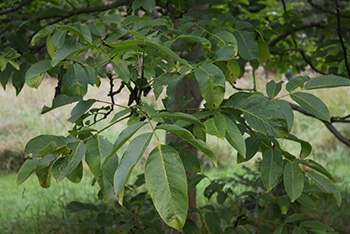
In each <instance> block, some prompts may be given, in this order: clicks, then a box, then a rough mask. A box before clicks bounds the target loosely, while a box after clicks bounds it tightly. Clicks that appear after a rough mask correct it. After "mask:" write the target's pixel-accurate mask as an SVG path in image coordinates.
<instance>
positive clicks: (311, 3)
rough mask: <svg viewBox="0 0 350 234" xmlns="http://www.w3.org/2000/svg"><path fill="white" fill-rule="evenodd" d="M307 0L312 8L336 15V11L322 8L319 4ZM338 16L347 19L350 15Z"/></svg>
mask: <svg viewBox="0 0 350 234" xmlns="http://www.w3.org/2000/svg"><path fill="white" fill-rule="evenodd" d="M307 2H308V3H309V4H310V6H312V7H313V8H315V9H317V10H319V11H320V12H323V13H327V14H331V15H334V16H337V13H335V12H333V11H330V10H328V9H324V8H322V7H320V6H319V5H317V4H315V3H313V2H312V0H307ZM339 16H340V17H342V18H347V19H349V18H350V16H348V15H339Z"/></svg>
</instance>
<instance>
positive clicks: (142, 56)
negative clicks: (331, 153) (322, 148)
mask: <svg viewBox="0 0 350 234" xmlns="http://www.w3.org/2000/svg"><path fill="white" fill-rule="evenodd" d="M305 4H308V5H307V6H308V7H305ZM0 6H1V10H0V17H1V18H0V22H1V26H2V27H1V28H2V30H1V31H0V69H1V73H0V79H1V83H2V85H3V87H4V88H6V85H7V84H8V83H9V81H11V82H12V84H13V86H14V87H15V88H16V91H17V94H19V93H20V91H21V89H22V87H23V86H24V84H27V85H28V86H30V87H33V88H38V87H39V86H40V85H41V82H42V81H43V79H44V78H45V77H46V75H49V76H50V77H52V78H55V79H57V87H56V89H55V91H54V98H53V101H52V105H51V106H50V107H47V106H45V107H44V108H43V110H42V113H43V114H44V113H47V112H49V111H51V110H53V109H56V108H59V107H63V106H65V105H67V104H72V103H74V104H75V106H74V108H73V109H72V112H71V117H70V118H69V119H68V121H70V122H72V129H71V130H70V131H69V132H68V133H67V136H55V135H40V136H38V137H35V138H33V139H32V140H30V141H29V142H28V144H27V145H26V149H25V152H26V156H27V157H28V159H27V160H26V161H25V163H24V164H23V166H22V168H21V170H20V171H19V175H18V184H21V183H22V182H24V181H25V180H26V179H27V178H28V177H29V176H30V175H31V174H32V173H33V172H35V173H36V175H37V176H38V179H39V182H40V185H41V186H42V187H44V188H47V187H49V186H50V182H51V176H53V177H54V178H55V179H56V180H57V181H60V180H62V179H64V178H68V179H69V180H71V181H73V182H79V181H80V180H81V178H82V174H83V164H82V162H83V161H84V160H85V161H86V163H87V165H88V166H89V169H90V170H91V172H92V174H93V175H94V177H95V180H96V182H97V184H98V186H99V187H100V188H101V196H102V197H103V199H104V200H105V201H111V200H113V199H117V200H118V201H119V203H120V204H121V205H122V204H123V198H124V192H125V188H124V186H125V184H126V182H127V179H128V177H129V175H130V173H131V171H132V169H133V167H134V166H135V165H136V163H137V162H138V161H139V160H140V158H141V157H146V164H145V167H144V178H145V183H146V187H147V191H148V194H149V196H150V197H151V199H152V202H153V204H154V207H155V208H156V210H157V212H158V214H159V215H160V217H161V219H162V220H163V221H164V222H165V223H166V224H167V225H168V226H170V227H172V228H175V229H177V230H179V231H180V230H182V228H184V225H185V223H186V219H187V217H190V216H188V212H189V208H188V194H187V192H188V189H189V188H190V189H191V188H194V187H195V185H196V183H198V182H199V181H200V179H202V178H203V176H200V175H199V176H198V174H197V173H198V172H199V171H200V162H199V160H198V158H197V157H196V155H195V154H193V152H192V153H191V151H189V150H187V148H188V145H191V147H192V149H195V150H200V151H202V152H203V153H204V154H205V155H206V156H207V157H208V158H209V159H210V160H211V161H212V163H213V164H214V165H216V164H217V157H216V155H215V153H214V152H213V151H212V150H211V149H210V148H209V147H208V145H207V144H206V143H205V142H206V134H210V135H213V136H216V137H218V138H221V139H226V140H227V142H228V143H229V144H230V145H231V146H232V147H233V148H234V149H235V150H236V151H237V161H238V162H245V161H248V160H251V159H252V158H253V157H254V156H255V155H256V154H257V152H260V153H261V154H262V161H261V165H260V167H259V169H258V171H259V175H260V177H259V182H258V185H259V187H261V188H263V190H264V194H274V195H273V196H274V197H273V199H272V198H271V199H270V200H271V201H274V203H273V204H277V205H279V206H281V209H282V207H284V206H285V205H286V204H288V206H289V205H293V204H296V203H295V201H297V202H299V203H300V204H302V201H301V200H303V199H304V200H305V199H311V197H312V194H313V193H327V194H331V195H332V196H333V197H334V198H335V201H336V202H337V203H338V204H340V200H341V198H340V193H339V191H338V190H337V189H336V187H335V185H334V184H333V183H332V179H333V178H332V176H331V175H330V174H329V173H328V172H327V171H326V170H325V169H324V168H323V167H322V166H321V165H320V164H318V163H317V162H315V161H313V160H311V159H308V158H307V156H308V155H309V154H310V152H311V145H310V144H309V143H308V142H306V141H304V140H302V139H299V138H298V137H297V136H294V135H293V134H292V133H291V129H292V125H293V122H294V115H293V110H296V111H299V112H301V113H303V114H305V115H308V116H310V117H312V118H315V119H318V120H320V121H322V122H323V123H324V124H325V125H326V126H327V128H328V129H329V130H330V131H331V132H332V133H333V134H334V135H335V136H336V137H337V138H338V139H339V140H341V141H342V142H343V143H344V144H346V145H348V146H350V141H349V139H348V138H347V137H345V136H343V135H342V133H341V132H340V131H338V130H337V129H336V128H335V127H334V126H333V123H334V122H342V123H348V122H349V115H347V116H340V117H332V116H330V113H329V110H328V108H327V106H326V105H325V104H324V103H323V102H322V101H321V100H320V99H319V98H317V97H316V96H314V95H313V94H310V93H309V92H307V91H308V90H313V89H321V88H333V87H340V86H349V85H350V81H349V74H350V71H349V64H348V54H347V46H348V36H349V35H348V28H349V24H348V21H347V20H346V19H347V18H348V16H349V13H348V12H347V2H341V1H335V2H334V4H333V7H334V8H333V9H332V8H331V7H328V8H327V9H325V8H323V6H322V7H321V6H320V5H318V4H317V3H316V2H313V1H308V2H307V3H306V2H303V1H298V2H295V1H292V2H285V1H281V2H278V1H273V0H266V1H259V3H257V2H256V1H245V0H241V1H216V2H215V3H212V1H205V0H194V1H161V0H159V1H154V0H134V1H131V0H129V1H126V0H116V1H113V2H109V1H104V2H101V1H89V2H87V3H85V2H81V1H65V2H62V1H45V2H44V1H41V0H36V1H34V0H33V1H30V0H29V1H11V0H8V1H6V2H4V3H2V5H0ZM315 6H318V7H315ZM340 6H344V7H342V8H341V7H340ZM295 9H299V10H298V11H296V10H295ZM311 11H320V12H321V13H322V14H320V15H319V17H316V18H315V19H312V18H310V17H308V16H309V15H310V12H311ZM304 18H308V21H306V23H305V21H304V20H303V19H304ZM246 64H250V65H251V66H252V68H253V82H252V88H250V89H246V90H245V89H242V88H240V87H236V84H235V82H236V80H237V79H239V78H240V77H242V75H243V73H244V69H245V66H246ZM259 66H266V67H267V68H274V69H275V72H276V74H277V75H278V74H282V73H284V72H286V71H287V70H291V71H292V72H293V73H298V72H300V71H303V70H304V69H305V68H306V67H307V66H309V67H310V68H311V69H312V70H314V71H315V72H317V73H318V74H319V75H318V76H316V77H315V78H312V79H311V78H310V77H308V76H296V77H293V79H291V80H290V81H289V82H288V83H286V84H285V83H283V82H279V83H276V82H275V80H271V81H269V82H267V83H266V94H267V95H266V96H264V95H263V94H262V93H261V92H259V90H258V89H257V86H256V77H255V70H256V69H258V67H259ZM117 78H119V79H121V83H120V85H119V87H115V86H116V85H117V83H116V79H117ZM103 79H104V80H108V82H109V84H110V90H109V93H108V94H106V95H107V96H108V97H109V101H108V102H106V101H104V100H101V99H100V98H99V97H96V98H90V99H86V98H85V95H86V94H87V93H88V87H89V85H92V86H97V87H99V86H100V84H101V81H102V80H103ZM228 86H231V87H233V88H234V89H235V90H236V91H235V92H233V93H228V92H229V91H228V90H229V89H228V88H227V87H228ZM282 86H285V89H286V94H283V95H281V94H280V91H281V89H282ZM122 90H128V92H129V96H128V100H127V101H123V99H122V98H119V96H120V94H121V91H122ZM151 91H152V92H153V93H154V96H150V95H149V93H150V92H151ZM198 91H199V92H198ZM284 96H290V97H291V99H292V100H293V101H294V102H293V103H289V102H287V101H285V100H284V99H283V97H284ZM226 97H228V98H226ZM153 98H155V99H159V98H162V99H163V106H162V107H157V108H155V107H152V106H151V105H149V104H147V103H148V101H149V100H150V99H153ZM202 99H203V100H204V105H202V106H200V105H199V104H200V102H201V100H202ZM112 115H113V116H112ZM107 117H111V121H110V122H107V121H106V120H107V119H108V120H109V118H107ZM124 120H127V124H128V126H127V127H126V128H125V129H123V130H122V131H121V133H120V135H119V136H118V137H117V138H116V139H115V141H114V142H113V143H112V142H110V141H109V140H107V139H106V138H104V137H103V131H104V130H106V129H109V128H114V127H115V125H116V124H117V123H119V122H121V121H124ZM100 122H102V123H103V122H105V125H104V126H103V127H97V126H100V125H96V124H97V123H100ZM141 129H142V130H141ZM164 131H165V132H166V133H169V134H172V135H174V136H176V137H177V138H178V139H181V141H178V142H177V143H176V142H172V143H171V142H170V141H168V142H167V143H165V141H164V140H163V139H161V137H160V136H161V132H164ZM152 139H154V140H155V141H156V146H155V147H154V148H153V150H152V151H151V152H150V153H149V154H148V155H144V154H145V152H146V149H147V148H148V146H149V145H150V142H151V140H152ZM281 139H284V140H289V141H290V142H292V143H293V142H294V143H297V144H299V145H300V149H301V150H300V153H299V154H298V155H297V154H295V153H294V152H288V151H286V149H284V148H283V146H281V145H280V143H279V142H280V140H281ZM122 147H125V148H126V150H121V149H122ZM300 165H306V166H308V167H310V168H312V169H313V171H307V170H303V169H302V168H301V167H300ZM186 172H187V174H191V175H194V176H193V177H191V178H186ZM191 185H193V186H191ZM214 185H215V183H214ZM280 185H281V186H280ZM280 187H282V190H281V191H280V190H278V189H280ZM221 190H222V188H221V187H220V186H218V187H217V189H212V193H211V195H212V194H213V193H216V192H218V193H220V192H223V191H221ZM277 190H278V192H276V191H277ZM310 191H313V192H310ZM114 194H115V195H116V198H115V196H114ZM221 194H222V193H221ZM209 196H210V195H209ZM286 197H288V199H287V200H286V199H284V198H286ZM275 199H276V200H278V201H279V202H275ZM281 201H282V202H281ZM283 201H284V202H283ZM271 204H272V202H271ZM190 211H191V212H193V210H190ZM193 217H194V216H191V218H192V219H194V218H193ZM237 220H238V221H239V220H240V219H238V218H237ZM238 221H237V222H236V223H235V225H233V227H230V228H233V229H235V230H238V228H239V227H244V228H246V226H249V227H251V226H254V224H251V223H244V222H243V223H239V222H238ZM193 223H194V222H191V221H188V219H187V223H186V226H185V227H187V228H188V227H189V226H190V224H193ZM310 226H311V224H310V223H305V222H301V223H300V225H299V224H298V226H296V227H288V226H287V225H278V226H277V227H276V226H274V225H271V224H270V225H266V226H261V225H258V223H256V227H254V228H260V229H261V228H265V227H266V228H268V229H278V228H279V229H278V230H281V232H282V231H283V230H285V231H287V229H288V228H294V229H295V230H300V229H311V227H310ZM314 226H316V227H314V228H315V229H318V230H321V231H324V230H326V231H327V230H329V229H328V227H325V226H322V225H314ZM227 230H228V231H230V230H231V229H227ZM260 231H262V229H261V230H260ZM282 233H283V232H282Z"/></svg>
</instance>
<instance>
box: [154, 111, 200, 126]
mask: <svg viewBox="0 0 350 234" xmlns="http://www.w3.org/2000/svg"><path fill="white" fill-rule="evenodd" d="M150 118H169V119H175V120H182V121H185V122H187V123H192V124H196V125H198V126H203V123H202V122H201V121H199V120H198V119H197V118H196V117H195V116H193V115H190V114H187V113H183V112H173V113H172V112H168V111H162V112H154V113H150ZM182 121H181V122H180V121H179V122H175V123H176V124H177V125H179V126H182V125H181V123H182Z"/></svg>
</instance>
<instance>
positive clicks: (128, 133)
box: [102, 122, 146, 164]
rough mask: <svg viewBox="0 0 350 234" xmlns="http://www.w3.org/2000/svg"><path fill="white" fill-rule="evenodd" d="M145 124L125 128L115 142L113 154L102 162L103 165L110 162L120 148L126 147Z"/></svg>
mask: <svg viewBox="0 0 350 234" xmlns="http://www.w3.org/2000/svg"><path fill="white" fill-rule="evenodd" d="M145 124H146V122H137V123H135V124H132V125H130V126H128V127H127V128H125V129H124V130H123V131H122V132H121V133H120V135H119V136H118V138H117V140H116V141H115V143H114V146H113V147H114V148H113V150H112V152H111V153H110V154H109V155H108V156H107V157H106V158H105V159H104V160H102V164H104V163H105V162H106V161H107V160H109V158H110V157H112V156H113V155H114V154H115V153H116V152H117V151H118V150H119V149H120V147H122V145H124V144H125V142H127V141H128V140H129V139H130V138H131V137H132V136H133V135H134V134H135V133H136V132H137V131H138V130H139V129H140V128H141V127H142V126H144V125H145Z"/></svg>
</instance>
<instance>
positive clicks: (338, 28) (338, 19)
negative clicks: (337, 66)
mask: <svg viewBox="0 0 350 234" xmlns="http://www.w3.org/2000/svg"><path fill="white" fill-rule="evenodd" d="M335 6H336V8H337V33H338V37H339V41H340V45H341V47H342V50H343V55H344V63H345V67H346V72H347V73H348V77H349V78H350V67H349V61H348V53H347V50H346V47H345V44H344V40H343V36H342V33H341V26H340V6H339V3H338V1H337V0H335Z"/></svg>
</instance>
